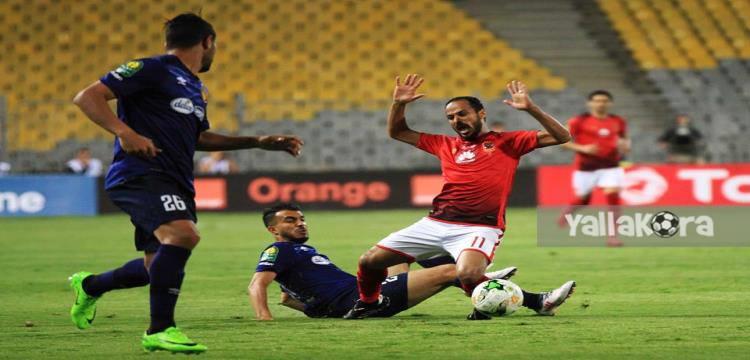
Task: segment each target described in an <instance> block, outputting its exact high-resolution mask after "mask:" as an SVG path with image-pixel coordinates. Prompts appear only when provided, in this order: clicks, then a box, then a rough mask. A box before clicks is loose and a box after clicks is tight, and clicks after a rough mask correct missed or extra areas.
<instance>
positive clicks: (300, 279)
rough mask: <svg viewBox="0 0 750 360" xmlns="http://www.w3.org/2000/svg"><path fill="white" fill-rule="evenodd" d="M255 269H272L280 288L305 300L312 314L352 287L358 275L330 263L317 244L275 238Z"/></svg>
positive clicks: (355, 284)
mask: <svg viewBox="0 0 750 360" xmlns="http://www.w3.org/2000/svg"><path fill="white" fill-rule="evenodd" d="M255 271H256V272H263V271H273V272H275V273H276V281H277V282H278V283H279V284H281V289H282V290H283V291H284V292H286V293H288V294H289V295H290V296H291V297H293V298H295V299H297V300H299V301H301V302H302V303H304V304H305V313H306V314H313V313H317V312H318V311H320V307H325V306H326V305H328V304H330V303H331V302H333V301H334V300H336V299H338V298H339V297H341V296H342V295H345V294H346V293H347V292H351V290H352V289H356V288H357V278H356V277H355V276H354V275H351V274H348V273H346V272H344V271H342V270H341V269H339V268H338V267H337V266H336V265H334V264H333V263H331V260H329V259H328V257H327V256H325V255H323V254H320V253H318V252H317V251H316V250H315V248H314V247H312V246H310V245H305V244H296V243H292V242H275V243H273V244H272V245H270V246H269V247H267V248H266V249H265V250H264V251H263V253H262V254H261V256H260V260H259V262H258V266H257V267H256V268H255Z"/></svg>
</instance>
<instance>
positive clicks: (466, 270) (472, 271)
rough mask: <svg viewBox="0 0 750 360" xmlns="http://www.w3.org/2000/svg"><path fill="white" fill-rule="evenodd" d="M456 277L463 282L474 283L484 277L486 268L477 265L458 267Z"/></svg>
mask: <svg viewBox="0 0 750 360" xmlns="http://www.w3.org/2000/svg"><path fill="white" fill-rule="evenodd" d="M456 277H458V280H459V281H461V283H462V284H466V285H473V284H476V283H478V282H479V281H480V280H482V278H483V277H484V269H482V268H477V267H468V266H463V267H458V268H457V269H456Z"/></svg>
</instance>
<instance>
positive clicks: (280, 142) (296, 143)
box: [260, 135, 305, 157]
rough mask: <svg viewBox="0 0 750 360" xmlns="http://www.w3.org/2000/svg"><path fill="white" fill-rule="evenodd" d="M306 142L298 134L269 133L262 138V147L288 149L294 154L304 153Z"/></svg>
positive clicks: (266, 148) (287, 150)
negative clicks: (303, 147) (303, 148)
mask: <svg viewBox="0 0 750 360" xmlns="http://www.w3.org/2000/svg"><path fill="white" fill-rule="evenodd" d="M303 145H305V142H304V141H302V139H300V138H298V137H296V136H284V135H269V136H263V137H261V138H260V147H261V149H265V150H279V151H286V152H288V153H289V154H290V155H292V156H295V157H296V156H299V155H300V154H301V153H302V146H303Z"/></svg>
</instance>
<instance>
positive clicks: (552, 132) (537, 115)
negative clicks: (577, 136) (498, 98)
mask: <svg viewBox="0 0 750 360" xmlns="http://www.w3.org/2000/svg"><path fill="white" fill-rule="evenodd" d="M507 88H508V93H510V96H511V99H510V100H503V102H504V103H505V104H507V105H508V106H510V107H513V108H514V109H516V110H521V111H525V112H527V113H528V114H529V115H531V116H532V117H534V119H536V121H538V122H539V124H541V125H542V127H543V128H544V130H542V131H540V132H539V134H538V135H537V143H538V145H537V147H545V146H551V145H560V144H564V143H566V142H568V141H570V139H571V137H570V132H568V129H566V128H565V126H563V125H562V124H560V122H559V121H557V119H555V118H554V117H552V115H550V114H547V113H546V112H544V111H543V110H542V109H541V108H540V107H539V106H537V105H536V104H534V102H533V101H531V97H530V96H529V92H528V91H527V90H526V84H524V83H522V82H520V81H516V80H513V81H511V82H509V83H508V85H507Z"/></svg>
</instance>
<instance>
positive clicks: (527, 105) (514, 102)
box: [503, 80, 534, 111]
mask: <svg viewBox="0 0 750 360" xmlns="http://www.w3.org/2000/svg"><path fill="white" fill-rule="evenodd" d="M505 87H506V88H507V89H508V94H510V99H505V100H503V102H504V103H505V104H506V105H508V106H511V107H513V108H514V109H516V110H524V111H526V110H529V109H531V107H533V106H534V103H533V102H532V101H531V97H529V91H528V89H526V84H524V83H523V82H521V81H518V80H513V81H511V82H509V83H508V85H506V86H505Z"/></svg>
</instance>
